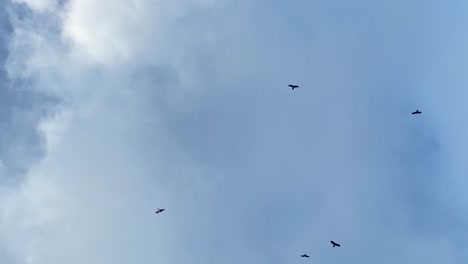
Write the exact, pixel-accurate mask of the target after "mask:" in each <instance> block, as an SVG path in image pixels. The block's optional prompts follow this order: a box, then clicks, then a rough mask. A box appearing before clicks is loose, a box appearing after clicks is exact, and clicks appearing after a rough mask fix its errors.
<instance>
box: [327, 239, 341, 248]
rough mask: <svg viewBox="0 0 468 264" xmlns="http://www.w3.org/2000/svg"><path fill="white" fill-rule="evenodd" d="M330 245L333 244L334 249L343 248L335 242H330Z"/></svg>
mask: <svg viewBox="0 0 468 264" xmlns="http://www.w3.org/2000/svg"><path fill="white" fill-rule="evenodd" d="M330 243H332V245H333V247H341V245H340V244H338V243H336V242H335V241H333V240H332V241H330Z"/></svg>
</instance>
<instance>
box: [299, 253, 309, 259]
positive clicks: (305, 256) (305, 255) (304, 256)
mask: <svg viewBox="0 0 468 264" xmlns="http://www.w3.org/2000/svg"><path fill="white" fill-rule="evenodd" d="M301 257H303V258H308V257H309V256H307V254H304V255H301Z"/></svg>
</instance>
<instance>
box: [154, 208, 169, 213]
mask: <svg viewBox="0 0 468 264" xmlns="http://www.w3.org/2000/svg"><path fill="white" fill-rule="evenodd" d="M164 210H166V209H164V208H162V209H159V208H158V210H157V211H156V212H155V213H157V214H159V213H161V212H164Z"/></svg>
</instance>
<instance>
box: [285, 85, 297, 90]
mask: <svg viewBox="0 0 468 264" xmlns="http://www.w3.org/2000/svg"><path fill="white" fill-rule="evenodd" d="M288 86H289V87H291V89H293V90H294V89H296V88H299V85H294V84H290V85H288Z"/></svg>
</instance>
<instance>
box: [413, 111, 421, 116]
mask: <svg viewBox="0 0 468 264" xmlns="http://www.w3.org/2000/svg"><path fill="white" fill-rule="evenodd" d="M421 113H422V112H421V111H419V110H416V111H415V112H413V113H411V114H412V115H419V114H421Z"/></svg>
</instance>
